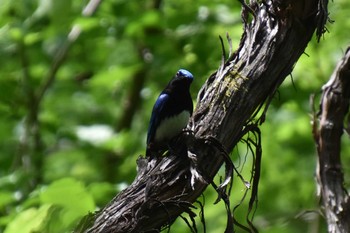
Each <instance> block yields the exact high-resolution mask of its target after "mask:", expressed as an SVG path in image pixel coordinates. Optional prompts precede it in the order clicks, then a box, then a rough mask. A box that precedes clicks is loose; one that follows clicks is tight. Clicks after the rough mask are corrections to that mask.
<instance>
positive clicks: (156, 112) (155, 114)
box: [147, 93, 170, 145]
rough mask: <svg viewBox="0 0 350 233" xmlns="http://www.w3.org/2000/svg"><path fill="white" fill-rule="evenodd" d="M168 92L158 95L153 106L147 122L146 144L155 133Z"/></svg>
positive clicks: (167, 99)
mask: <svg viewBox="0 0 350 233" xmlns="http://www.w3.org/2000/svg"><path fill="white" fill-rule="evenodd" d="M169 98H170V96H169V94H166V93H162V94H160V95H159V97H158V99H157V101H156V103H155V104H154V106H153V110H152V116H151V120H150V123H149V128H148V133H147V145H148V144H149V143H150V142H151V140H152V139H153V138H154V136H155V134H156V130H157V127H158V126H159V123H160V120H161V117H162V116H163V113H162V111H163V109H164V106H165V105H166V104H167V102H168V101H169Z"/></svg>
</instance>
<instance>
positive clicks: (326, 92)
mask: <svg viewBox="0 0 350 233" xmlns="http://www.w3.org/2000/svg"><path fill="white" fill-rule="evenodd" d="M322 90H323V93H322V98H321V103H320V112H319V125H318V123H317V122H318V120H317V119H316V117H314V121H313V135H314V138H315V142H316V146H317V152H318V164H317V171H316V177H317V183H318V189H319V191H318V195H319V196H320V197H321V201H322V203H321V205H322V207H323V211H324V212H325V215H326V220H327V223H328V232H331V233H346V232H350V222H349V219H350V200H349V195H348V194H347V192H346V190H345V188H344V186H343V183H344V176H343V171H342V165H341V158H340V148H341V140H340V139H341V135H342V134H343V130H344V125H343V124H344V119H345V116H346V114H348V112H349V100H350V47H348V49H347V52H346V54H345V56H344V57H343V59H342V60H341V61H340V62H339V63H338V65H337V67H336V68H335V70H334V72H333V74H332V76H331V78H330V80H329V81H328V83H326V84H325V85H324V86H323V87H322Z"/></svg>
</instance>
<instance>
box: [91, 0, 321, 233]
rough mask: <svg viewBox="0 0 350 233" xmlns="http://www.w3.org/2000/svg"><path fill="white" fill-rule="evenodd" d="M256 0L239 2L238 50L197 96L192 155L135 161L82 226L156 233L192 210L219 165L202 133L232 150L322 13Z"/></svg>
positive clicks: (292, 1)
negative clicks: (122, 183) (130, 175)
mask: <svg viewBox="0 0 350 233" xmlns="http://www.w3.org/2000/svg"><path fill="white" fill-rule="evenodd" d="M260 2H262V3H258V2H257V1H250V4H249V6H248V5H246V4H245V3H244V2H243V1H242V5H243V8H242V19H243V21H244V33H243V35H242V39H241V42H240V45H239V48H238V50H237V51H236V52H234V53H233V54H232V55H231V56H230V57H229V58H228V60H227V61H226V62H223V64H222V65H221V66H220V68H219V69H218V71H217V72H215V73H214V74H213V75H211V77H209V78H208V80H207V81H206V83H205V84H204V86H203V88H202V89H201V91H200V92H199V94H198V98H197V100H198V101H197V106H196V109H195V112H194V114H193V117H192V118H191V121H190V123H189V126H188V128H189V129H191V130H192V131H193V137H190V138H191V139H190V140H188V142H187V144H188V148H189V153H188V155H191V156H188V157H186V156H184V157H179V156H176V155H173V154H171V155H169V156H167V157H164V158H162V159H159V160H157V161H155V160H152V161H150V162H149V161H147V160H146V159H142V158H141V159H139V160H138V175H137V177H136V178H135V180H134V182H133V183H132V184H131V185H130V186H129V187H128V188H126V189H125V190H123V191H122V192H121V193H119V194H118V195H117V196H116V197H115V198H114V199H113V200H112V201H111V202H110V203H109V204H108V205H107V206H106V207H105V208H104V209H103V210H102V211H101V212H99V213H98V214H97V215H96V216H95V219H94V223H93V226H92V227H90V228H89V229H88V230H87V231H86V232H104V233H107V232H152V231H154V232H157V231H159V230H160V229H161V228H162V227H164V226H166V225H169V224H171V223H172V222H173V221H174V220H175V219H176V218H177V217H178V216H179V215H180V214H181V213H182V212H188V213H192V212H191V207H192V205H191V203H193V202H194V201H195V200H196V199H197V198H198V197H199V195H200V194H201V193H202V192H203V191H204V190H205V188H206V187H207V186H208V183H209V182H210V181H211V180H212V179H213V177H214V176H215V174H216V173H217V171H218V170H219V168H220V167H221V166H222V164H223V163H224V158H223V157H222V156H221V155H220V152H219V150H217V149H216V148H215V147H213V146H211V145H210V143H208V141H206V140H204V139H206V138H207V139H208V138H215V140H217V141H218V142H220V144H221V145H222V146H223V148H225V149H226V150H227V151H231V150H232V149H233V147H234V146H235V145H236V143H237V142H238V141H239V140H240V138H241V136H242V132H243V131H245V129H246V126H247V125H248V124H249V123H251V122H254V120H253V118H254V117H255V116H256V115H257V109H259V108H261V106H263V104H264V103H265V102H266V100H269V98H270V97H272V95H273V94H274V93H275V91H276V89H277V88H278V86H279V85H280V84H281V83H282V82H283V80H284V79H285V78H286V76H287V75H288V74H290V73H291V71H292V69H293V67H294V64H295V63H296V61H297V60H298V58H299V57H300V56H301V55H302V53H303V51H304V49H305V48H306V46H307V44H308V42H309V41H310V39H311V37H312V35H313V33H314V32H315V30H316V29H318V30H319V35H320V33H321V32H322V31H323V26H324V25H323V24H324V19H325V18H327V11H326V7H327V1H325V0H323V1H318V0H284V1H271V0H270V1H260ZM259 119H260V121H259V123H262V122H263V117H262V118H259ZM255 123H257V122H255ZM194 170H195V171H194ZM196 172H199V174H197V173H196Z"/></svg>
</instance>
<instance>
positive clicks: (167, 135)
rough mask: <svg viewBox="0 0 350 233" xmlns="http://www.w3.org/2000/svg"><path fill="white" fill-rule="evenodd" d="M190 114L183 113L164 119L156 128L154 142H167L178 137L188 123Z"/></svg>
mask: <svg viewBox="0 0 350 233" xmlns="http://www.w3.org/2000/svg"><path fill="white" fill-rule="evenodd" d="M189 118H190V112H188V111H183V112H181V113H180V114H178V115H175V116H173V117H169V118H166V119H164V120H163V121H162V122H161V123H160V125H159V126H158V128H157V131H156V135H155V140H156V141H163V140H169V139H171V138H172V137H175V136H176V135H178V134H179V133H180V132H181V130H182V129H183V128H185V126H186V125H187V123H188V120H189Z"/></svg>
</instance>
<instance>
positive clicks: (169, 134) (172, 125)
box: [146, 69, 193, 158]
mask: <svg viewBox="0 0 350 233" xmlns="http://www.w3.org/2000/svg"><path fill="white" fill-rule="evenodd" d="M192 81H193V75H192V74H191V73H190V72H189V71H187V70H184V69H180V70H179V71H178V72H177V73H176V75H175V76H174V77H173V78H172V80H171V81H170V82H169V83H168V85H167V86H166V87H165V89H164V90H163V91H162V92H161V93H160V95H159V96H158V99H157V101H156V103H155V104H154V106H153V110H152V116H151V120H150V123H149V127H148V133H147V149H146V157H151V158H152V157H156V156H159V155H161V154H162V153H164V152H165V151H166V150H167V149H168V148H169V142H170V141H171V140H172V139H174V137H176V136H178V135H179V134H180V133H181V131H182V129H184V128H185V127H186V125H187V123H188V120H189V118H190V116H191V115H192V112H193V103H192V98H191V94H190V85H191V83H192Z"/></svg>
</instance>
